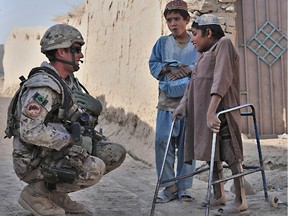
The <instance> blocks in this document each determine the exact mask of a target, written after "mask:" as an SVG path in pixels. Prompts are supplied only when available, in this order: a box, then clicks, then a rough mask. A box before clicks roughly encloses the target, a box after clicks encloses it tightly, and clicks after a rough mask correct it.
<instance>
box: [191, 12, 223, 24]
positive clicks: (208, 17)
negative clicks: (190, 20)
mask: <svg viewBox="0 0 288 216" xmlns="http://www.w3.org/2000/svg"><path fill="white" fill-rule="evenodd" d="M194 22H195V23H197V24H198V25H199V26H203V25H220V20H219V18H218V17H217V16H215V15H213V14H203V15H201V16H199V17H198V18H197V19H196V20H195V21H194Z"/></svg>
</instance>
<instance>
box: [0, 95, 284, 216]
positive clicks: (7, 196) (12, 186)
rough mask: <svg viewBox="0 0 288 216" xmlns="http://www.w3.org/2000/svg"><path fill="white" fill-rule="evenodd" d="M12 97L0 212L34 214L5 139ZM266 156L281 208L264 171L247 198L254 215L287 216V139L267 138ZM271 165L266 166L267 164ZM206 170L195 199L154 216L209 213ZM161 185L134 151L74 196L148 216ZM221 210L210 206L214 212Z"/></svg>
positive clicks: (100, 211)
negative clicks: (23, 201)
mask: <svg viewBox="0 0 288 216" xmlns="http://www.w3.org/2000/svg"><path fill="white" fill-rule="evenodd" d="M9 100H10V99H9V98H0V118H1V119H2V120H1V127H0V136H1V143H0V146H1V152H0V161H1V166H0V172H1V178H0V216H8V215H9V216H15V215H19V216H20V215H21V216H30V214H29V212H27V211H25V210H23V209H22V207H21V206H20V205H19V204H18V202H17V199H18V196H19V194H20V192H21V190H22V188H23V187H24V186H25V183H23V182H21V181H20V180H19V179H18V178H17V177H16V175H15V173H14V171H13V164H12V160H11V152H12V144H11V140H8V139H3V137H4V132H3V131H4V127H5V125H6V109H7V106H8V102H9ZM245 142H246V143H248V144H247V146H248V147H247V148H246V150H245V151H246V155H247V157H246V159H245V160H247V162H255V161H257V152H255V151H254V150H251V149H252V148H254V147H255V142H254V141H252V140H246V141H245ZM263 147H264V148H263V155H264V159H265V161H266V162H265V164H266V167H267V171H266V177H267V185H268V193H269V194H272V193H273V194H276V195H277V196H278V198H279V199H280V203H279V205H278V207H277V208H272V207H270V206H269V204H268V203H267V202H265V201H264V194H263V191H262V182H261V175H260V173H259V172H258V173H254V174H252V175H248V176H247V178H246V179H247V180H248V181H249V183H250V184H251V186H252V187H253V189H254V191H255V192H256V194H254V195H250V196H247V199H248V203H249V207H250V210H249V214H246V215H255V216H260V215H261V216H271V215H279V216H280V215H281V216H282V215H287V139H286V140H279V139H277V140H273V141H270V142H267V141H266V142H264V146H263ZM265 169H266V168H265ZM207 176H208V173H207V174H205V173H204V174H201V175H199V177H198V176H197V178H194V188H193V190H192V192H193V193H194V197H195V199H194V201H193V202H190V203H182V202H179V201H173V202H170V203H167V204H157V205H156V209H155V216H162V215H163V216H164V215H165V216H176V215H177V216H184V215H185V216H186V215H192V216H199V215H205V209H203V208H201V207H200V203H201V202H203V200H204V198H205V195H206V191H207V183H206V180H207ZM230 182H231V181H228V182H227V183H226V185H225V190H226V191H227V194H228V197H229V202H232V201H233V196H234V194H233V193H231V192H230V186H231V183H230ZM155 184H156V174H155V168H154V167H150V166H148V165H146V164H144V163H142V162H141V161H136V160H134V159H133V158H132V157H130V156H129V155H127V158H126V160H125V162H124V164H123V165H122V166H121V167H120V168H118V169H117V170H114V171H113V172H111V173H109V174H108V175H106V176H104V177H103V178H102V180H101V181H100V182H99V183H98V184H97V185H95V186H93V187H91V188H89V189H86V190H83V191H79V192H75V193H73V194H71V196H72V198H73V199H74V200H77V201H80V202H83V203H86V205H88V207H89V208H90V210H91V211H92V212H94V213H95V215H97V216H142V215H143V216H148V215H150V210H151V206H152V200H153V195H154V190H155ZM215 211H216V209H211V211H210V213H211V214H210V215H213V212H215Z"/></svg>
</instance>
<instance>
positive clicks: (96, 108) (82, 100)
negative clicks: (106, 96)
mask: <svg viewBox="0 0 288 216" xmlns="http://www.w3.org/2000/svg"><path fill="white" fill-rule="evenodd" d="M73 95H74V96H75V98H76V101H77V104H78V105H79V106H81V107H83V108H84V109H87V110H88V111H90V112H91V113H92V114H93V115H95V116H98V115H100V113H101V112H102V104H101V103H100V101H99V100H98V99H96V98H94V97H92V96H91V95H89V94H86V93H83V92H81V91H73Z"/></svg>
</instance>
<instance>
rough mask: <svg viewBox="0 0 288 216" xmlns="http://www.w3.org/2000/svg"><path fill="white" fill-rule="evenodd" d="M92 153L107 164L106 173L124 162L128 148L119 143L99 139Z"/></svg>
mask: <svg viewBox="0 0 288 216" xmlns="http://www.w3.org/2000/svg"><path fill="white" fill-rule="evenodd" d="M92 155H93V156H96V157H98V158H100V159H101V160H103V161H104V163H105V165H106V172H105V174H106V173H108V172H110V171H112V170H114V169H116V168H117V167H119V166H120V165H121V164H122V163H123V161H124V160H125V158H126V149H125V148H124V147H123V146H122V145H120V144H118V143H113V142H110V141H99V142H98V143H97V145H96V149H95V150H94V151H93V153H92Z"/></svg>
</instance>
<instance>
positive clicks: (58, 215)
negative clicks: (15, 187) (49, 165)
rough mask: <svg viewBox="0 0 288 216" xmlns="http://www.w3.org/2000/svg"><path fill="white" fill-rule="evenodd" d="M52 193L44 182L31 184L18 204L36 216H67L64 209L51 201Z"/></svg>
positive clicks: (22, 194)
mask: <svg viewBox="0 0 288 216" xmlns="http://www.w3.org/2000/svg"><path fill="white" fill-rule="evenodd" d="M50 193H51V192H50V191H49V190H48V189H47V188H46V187H45V185H44V182H42V181H39V182H35V183H31V184H29V185H27V186H25V188H24V189H23V191H22V192H21V194H20V197H19V199H18V202H19V204H20V205H21V206H22V207H23V208H24V209H26V210H28V211H29V212H31V213H33V214H34V215H36V216H65V211H64V209H62V208H60V207H58V206H57V205H55V204H54V203H53V202H52V201H51V200H50V199H49V194H50Z"/></svg>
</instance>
